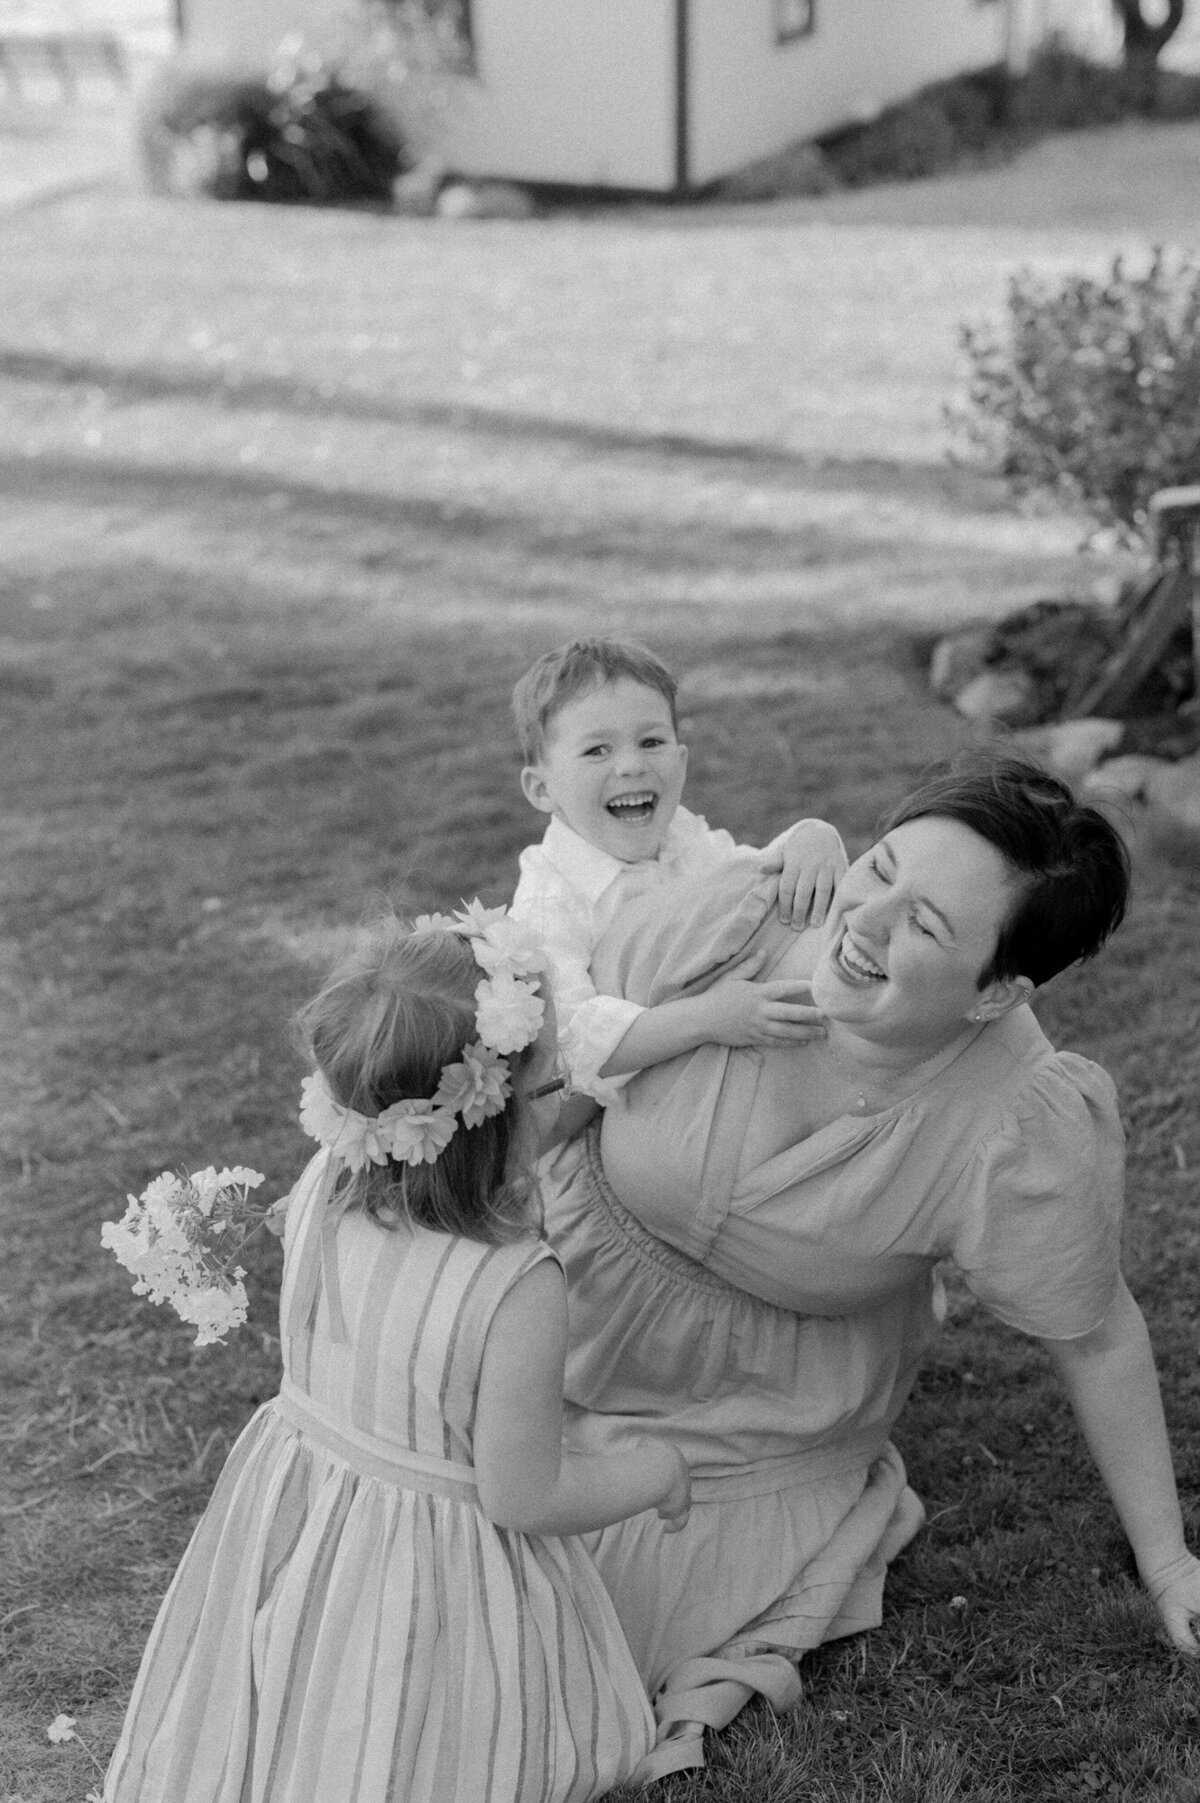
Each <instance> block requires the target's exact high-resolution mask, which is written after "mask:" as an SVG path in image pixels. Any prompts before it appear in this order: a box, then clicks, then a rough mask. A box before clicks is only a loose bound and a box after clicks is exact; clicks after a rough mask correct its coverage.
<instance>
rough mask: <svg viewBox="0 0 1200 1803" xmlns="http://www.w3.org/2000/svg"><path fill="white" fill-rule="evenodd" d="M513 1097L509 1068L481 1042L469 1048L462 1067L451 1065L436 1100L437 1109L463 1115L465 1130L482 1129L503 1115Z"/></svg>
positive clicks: (443, 1076) (443, 1078)
mask: <svg viewBox="0 0 1200 1803" xmlns="http://www.w3.org/2000/svg"><path fill="white" fill-rule="evenodd" d="M511 1094H512V1084H511V1083H510V1082H509V1080H508V1065H507V1064H506V1063H505V1061H504V1059H503V1058H502V1057H501V1056H500V1054H499V1053H498V1052H494V1051H492V1050H491V1048H490V1047H489V1046H485V1045H481V1044H479V1043H478V1042H476V1044H474V1045H469V1046H467V1047H466V1048H465V1049H464V1051H463V1055H462V1063H461V1064H447V1065H446V1066H445V1067H444V1069H443V1071H442V1080H441V1083H440V1084H439V1085H438V1091H437V1094H436V1095H435V1096H434V1098H433V1102H434V1106H435V1108H448V1109H450V1111H451V1113H453V1114H461V1115H462V1118H463V1125H464V1126H465V1127H478V1125H479V1123H480V1121H486V1120H487V1118H488V1116H489V1115H493V1114H499V1113H500V1112H501V1111H502V1110H503V1107H504V1104H505V1102H507V1100H508V1098H509V1096H510V1095H511Z"/></svg>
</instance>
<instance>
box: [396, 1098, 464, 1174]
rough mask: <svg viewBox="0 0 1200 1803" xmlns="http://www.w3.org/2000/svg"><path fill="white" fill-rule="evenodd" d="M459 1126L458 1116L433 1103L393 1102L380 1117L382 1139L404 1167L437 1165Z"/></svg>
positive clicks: (428, 1101) (419, 1101)
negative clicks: (439, 1156) (438, 1158)
mask: <svg viewBox="0 0 1200 1803" xmlns="http://www.w3.org/2000/svg"><path fill="white" fill-rule="evenodd" d="M457 1126H458V1120H457V1118H456V1116H455V1115H454V1113H453V1112H452V1111H451V1110H450V1109H449V1108H441V1107H438V1106H437V1104H436V1103H435V1101H433V1100H416V1101H404V1102H393V1103H392V1105H391V1107H390V1108H385V1109H384V1111H383V1113H382V1114H381V1115H380V1116H379V1128H380V1137H381V1138H382V1139H384V1141H385V1143H386V1144H387V1146H388V1148H389V1152H390V1155H391V1157H393V1158H394V1159H396V1160H397V1162H398V1163H400V1164H433V1163H434V1162H435V1161H436V1159H437V1157H438V1154H439V1153H440V1152H444V1151H445V1149H446V1147H447V1146H448V1145H449V1144H450V1141H451V1140H452V1139H453V1138H454V1132H455V1129H456V1127H457Z"/></svg>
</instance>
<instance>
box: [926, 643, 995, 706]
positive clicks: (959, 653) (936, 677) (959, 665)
mask: <svg viewBox="0 0 1200 1803" xmlns="http://www.w3.org/2000/svg"><path fill="white" fill-rule="evenodd" d="M991 642H992V629H991V627H990V626H968V627H967V628H966V629H965V631H963V632H952V633H950V634H948V636H947V637H946V638H944V639H939V640H938V642H937V644H936V645H935V646H934V647H933V656H932V657H931V658H930V660H929V686H930V688H931V689H932V691H933V693H934V694H935V695H936V696H937V698H938V700H939V701H953V700H954V698H955V696H956V695H960V694H961V693H962V691H963V690H964V689H965V688H966V686H967V684H968V683H969V682H973V681H974V679H975V678H976V677H977V676H978V675H980V673H981V672H982V671H983V669H984V668H985V666H986V664H987V654H988V650H989V648H990V646H991Z"/></svg>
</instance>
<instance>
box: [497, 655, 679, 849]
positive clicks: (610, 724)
mask: <svg viewBox="0 0 1200 1803" xmlns="http://www.w3.org/2000/svg"><path fill="white" fill-rule="evenodd" d="M686 768H687V748H686V746H683V745H681V744H680V743H679V741H678V739H677V738H676V737H675V727H674V724H673V723H672V720H671V709H670V707H669V706H668V705H667V700H666V697H665V696H664V695H660V694H659V693H658V691H657V689H650V688H646V687H645V686H644V685H643V684H642V683H640V682H634V681H633V680H632V678H630V677H621V678H619V679H618V680H617V681H616V682H602V683H599V684H598V685H597V686H596V687H595V688H594V689H589V690H588V691H587V693H586V694H583V695H576V696H575V697H574V698H573V699H572V700H571V701H568V702H567V703H566V704H565V706H563V707H562V708H560V709H559V711H558V713H557V714H556V715H555V716H554V718H553V719H552V720H551V722H550V725H549V730H548V731H547V734H546V743H545V746H544V748H543V750H542V755H541V758H540V760H539V761H538V762H537V763H536V764H529V765H527V766H526V768H525V769H524V770H523V771H522V772H521V787H522V788H523V789H524V791H525V795H526V798H527V800H529V801H531V802H532V803H533V805H534V807H535V808H540V809H541V811H542V813H544V814H555V815H557V817H558V818H559V819H560V820H561V821H563V822H564V824H565V825H567V826H569V827H571V828H572V829H573V831H575V832H577V833H578V834H579V836H580V838H582V839H586V840H587V841H588V843H589V845H595V846H597V847H598V848H599V850H601V851H606V852H608V853H609V854H610V855H611V856H612V857H614V858H620V859H621V861H622V862H623V863H626V864H632V863H637V862H639V861H640V860H642V859H644V858H656V857H657V856H658V854H659V852H660V851H661V850H662V845H663V841H664V839H665V838H666V836H667V828H668V827H669V826H670V824H671V820H672V817H673V815H674V813H675V810H676V808H677V807H678V806H679V798H680V796H681V795H682V793H683V777H684V772H685V770H686Z"/></svg>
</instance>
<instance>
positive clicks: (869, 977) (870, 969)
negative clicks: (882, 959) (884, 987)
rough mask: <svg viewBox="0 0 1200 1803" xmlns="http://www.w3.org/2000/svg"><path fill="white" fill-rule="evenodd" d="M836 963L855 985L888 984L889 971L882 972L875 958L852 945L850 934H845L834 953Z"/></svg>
mask: <svg viewBox="0 0 1200 1803" xmlns="http://www.w3.org/2000/svg"><path fill="white" fill-rule="evenodd" d="M834 962H835V963H836V965H837V967H838V969H839V970H840V971H841V972H842V974H843V975H844V976H847V977H849V978H850V980H851V981H852V982H854V983H886V981H887V971H886V970H881V969H880V968H879V966H878V964H876V962H875V960H874V959H873V958H869V957H868V956H867V954H866V952H863V951H859V949H858V947H857V946H855V945H852V944H851V943H850V935H849V933H843V934H842V938H841V943H840V944H839V946H838V948H837V951H836V952H835V953H834Z"/></svg>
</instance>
